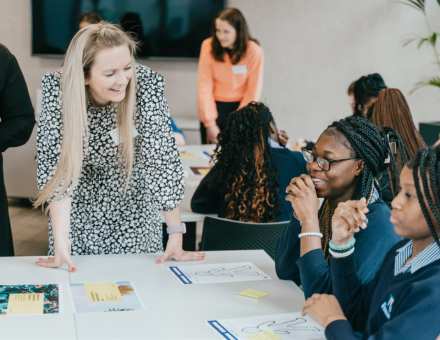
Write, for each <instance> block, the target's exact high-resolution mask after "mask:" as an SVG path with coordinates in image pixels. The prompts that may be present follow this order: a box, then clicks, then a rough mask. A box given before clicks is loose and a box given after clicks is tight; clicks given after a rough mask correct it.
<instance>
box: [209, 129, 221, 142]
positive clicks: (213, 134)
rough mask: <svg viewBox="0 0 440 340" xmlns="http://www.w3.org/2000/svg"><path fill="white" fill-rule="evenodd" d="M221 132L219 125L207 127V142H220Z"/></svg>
mask: <svg viewBox="0 0 440 340" xmlns="http://www.w3.org/2000/svg"><path fill="white" fill-rule="evenodd" d="M219 133H220V128H219V127H218V126H217V125H213V126H210V127H209V128H206V142H207V143H208V144H218V138H217V137H218V134H219Z"/></svg>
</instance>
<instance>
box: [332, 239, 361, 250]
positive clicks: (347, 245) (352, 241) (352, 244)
mask: <svg viewBox="0 0 440 340" xmlns="http://www.w3.org/2000/svg"><path fill="white" fill-rule="evenodd" d="M355 243H356V239H355V238H354V237H353V239H352V240H351V242H350V243H348V244H343V245H341V246H336V245H334V244H333V242H332V241H330V243H329V245H330V248H331V249H333V250H344V249H348V248H351V247H353V246H354V244H355Z"/></svg>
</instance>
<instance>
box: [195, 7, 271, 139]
mask: <svg viewBox="0 0 440 340" xmlns="http://www.w3.org/2000/svg"><path fill="white" fill-rule="evenodd" d="M263 58H264V56H263V50H262V48H261V47H260V46H259V45H258V42H257V41H256V40H255V39H252V38H251V36H250V34H249V30H248V26H247V24H246V20H245V19H244V17H243V14H242V13H241V12H240V11H239V10H238V9H235V8H226V9H224V10H222V11H221V12H220V13H218V14H217V16H216V17H215V19H214V22H213V25H212V36H211V38H208V39H206V40H205V41H204V42H203V43H202V48H201V52H200V59H199V77H198V86H197V96H198V108H199V118H200V122H201V124H200V131H201V134H202V143H203V144H206V143H209V144H217V143H218V140H217V135H218V134H219V133H220V131H221V130H222V128H223V126H224V124H225V122H226V118H227V117H228V115H229V113H231V112H233V111H235V110H237V109H239V108H242V107H244V106H246V105H247V104H249V102H251V101H258V100H259V99H260V96H261V91H262V89H263Z"/></svg>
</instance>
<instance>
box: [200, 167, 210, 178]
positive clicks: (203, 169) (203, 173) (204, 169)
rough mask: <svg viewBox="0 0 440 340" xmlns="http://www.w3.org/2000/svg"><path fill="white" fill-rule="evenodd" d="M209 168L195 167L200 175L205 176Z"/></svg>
mask: <svg viewBox="0 0 440 340" xmlns="http://www.w3.org/2000/svg"><path fill="white" fill-rule="evenodd" d="M209 170H211V169H210V168H197V171H198V172H199V174H200V175H203V176H206V175H207V174H208V172H209Z"/></svg>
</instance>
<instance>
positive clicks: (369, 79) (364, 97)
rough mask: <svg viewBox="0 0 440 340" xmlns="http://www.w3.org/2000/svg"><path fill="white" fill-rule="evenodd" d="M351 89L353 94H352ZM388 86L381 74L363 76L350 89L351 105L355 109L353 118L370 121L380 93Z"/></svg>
mask: <svg viewBox="0 0 440 340" xmlns="http://www.w3.org/2000/svg"><path fill="white" fill-rule="evenodd" d="M350 88H352V90H353V92H352V93H350ZM386 88H387V86H386V85H385V82H384V80H383V78H382V76H381V75H380V74H379V73H374V74H369V75H367V76H362V77H360V78H359V79H358V80H356V81H355V82H354V84H353V83H352V84H351V85H350V87H349V88H348V96H349V97H350V100H349V103H350V105H351V107H352V109H353V117H365V118H368V119H370V118H371V114H372V112H373V108H374V103H375V102H376V101H377V97H378V96H379V93H380V91H382V90H384V89H386Z"/></svg>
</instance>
